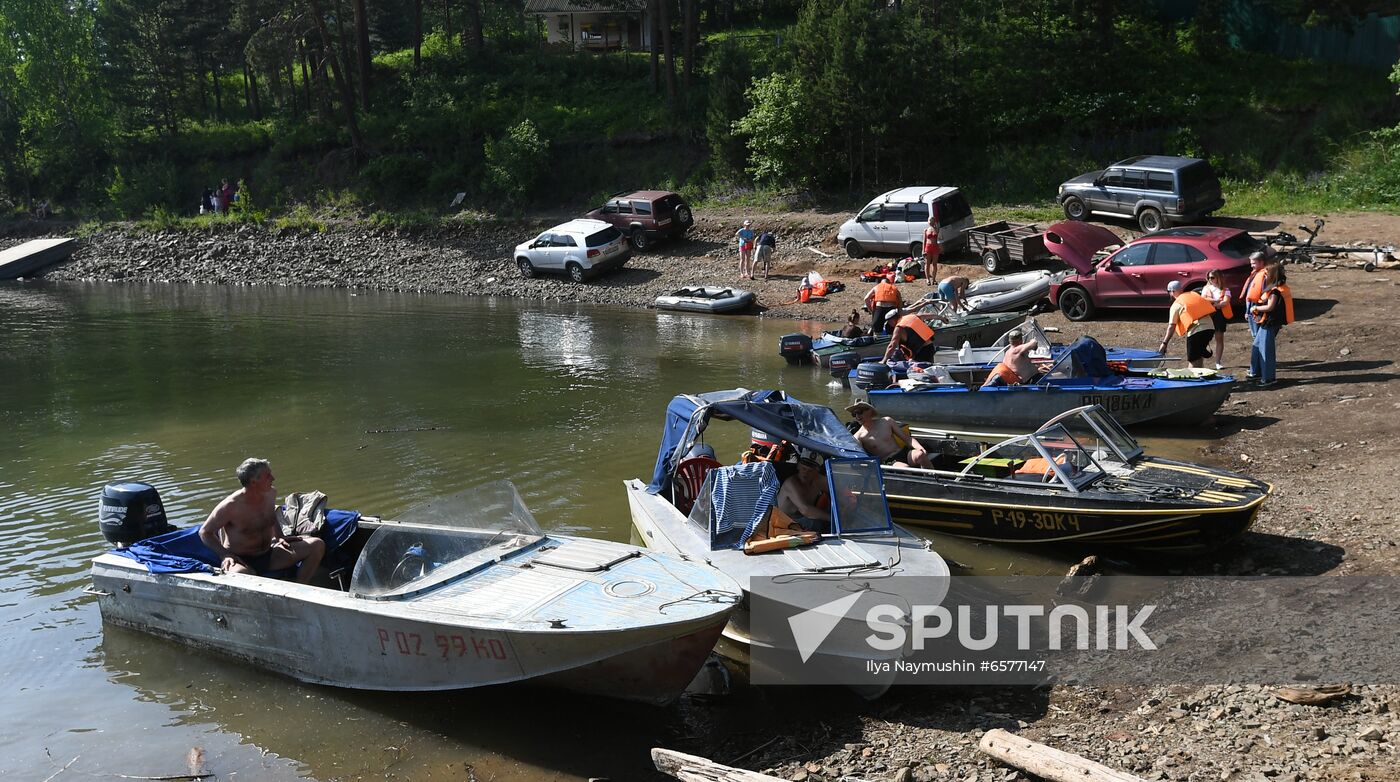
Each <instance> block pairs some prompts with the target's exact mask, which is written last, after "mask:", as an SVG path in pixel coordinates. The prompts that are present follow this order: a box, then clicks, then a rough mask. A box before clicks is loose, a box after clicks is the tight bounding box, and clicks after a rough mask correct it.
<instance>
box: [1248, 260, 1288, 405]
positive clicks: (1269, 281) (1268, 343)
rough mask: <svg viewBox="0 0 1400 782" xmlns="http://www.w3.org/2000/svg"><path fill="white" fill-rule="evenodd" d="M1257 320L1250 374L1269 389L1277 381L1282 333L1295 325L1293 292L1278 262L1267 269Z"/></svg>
mask: <svg viewBox="0 0 1400 782" xmlns="http://www.w3.org/2000/svg"><path fill="white" fill-rule="evenodd" d="M1254 319H1255V322H1256V323H1258V324H1259V328H1258V330H1257V331H1256V332H1255V333H1254V347H1253V348H1252V349H1251V350H1250V352H1249V373H1250V374H1251V375H1253V376H1254V377H1255V378H1257V379H1258V382H1259V386H1258V387H1259V388H1268V387H1269V386H1272V385H1273V384H1274V381H1275V377H1274V369H1275V367H1276V366H1277V364H1278V354H1277V352H1276V351H1277V347H1278V332H1279V330H1280V329H1282V328H1283V327H1284V326H1285V325H1287V324H1289V323H1292V322H1293V292H1292V291H1291V290H1289V288H1288V278H1287V277H1285V276H1284V274H1283V266H1282V265H1280V264H1279V263H1277V262H1275V263H1271V264H1269V265H1268V266H1266V267H1265V270H1264V295H1263V297H1262V298H1260V300H1259V303H1258V304H1256V305H1254Z"/></svg>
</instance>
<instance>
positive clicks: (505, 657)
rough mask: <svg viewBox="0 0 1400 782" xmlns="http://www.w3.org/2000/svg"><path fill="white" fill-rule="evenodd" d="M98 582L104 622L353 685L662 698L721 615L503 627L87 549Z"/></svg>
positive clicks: (673, 692)
mask: <svg viewBox="0 0 1400 782" xmlns="http://www.w3.org/2000/svg"><path fill="white" fill-rule="evenodd" d="M677 564H681V563H677ZM92 583H93V587H94V589H93V591H94V592H95V593H97V595H98V601H97V602H98V606H99V609H100V610H101V613H102V618H103V621H105V622H108V623H111V624H114V625H119V626H123V627H129V628H132V629H135V630H139V631H142V632H145V633H149V634H152V635H156V636H160V637H163V638H168V639H171V640H173V641H176V642H178V643H182V644H185V645H187V646H191V647H195V648H200V649H207V650H211V651H214V652H218V653H220V654H223V655H226V656H230V657H233V658H237V659H240V660H244V661H247V662H251V663H253V664H255V665H257V666H258V667H260V668H263V669H266V670H272V671H275V672H278V673H282V674H285V675H287V676H290V677H292V678H295V679H298V680H300V681H304V682H309V683H313V684H324V685H330V686H335V687H344V688H350V689H360V690H389V691H436V690H461V689H470V688H475V687H482V686H488V685H496V684H505V683H511V682H531V683H536V684H544V685H548V686H555V687H561V688H564V689H569V690H574V691H580V692H590V693H593V692H596V693H599V694H605V695H609V696H613V697H619V698H623V699H627V700H636V701H642V702H647V703H666V702H669V701H671V700H674V699H675V698H676V697H677V696H678V695H679V694H680V692H681V691H682V690H683V689H684V687H685V685H686V684H687V683H688V682H689V680H690V678H691V677H693V676H694V674H695V672H696V671H698V670H699V668H700V666H701V665H702V664H703V663H704V660H705V657H706V655H707V654H708V652H709V650H710V649H711V647H713V645H714V642H715V639H716V638H717V637H718V635H719V633H720V631H721V630H722V628H723V626H724V624H725V622H726V621H727V620H728V614H729V611H728V610H717V611H711V610H706V611H704V612H702V613H700V614H695V613H691V614H689V615H688V616H687V617H686V618H683V619H679V620H675V619H667V620H666V621H664V622H656V623H647V622H638V623H634V624H632V625H631V626H625V627H619V628H617V629H600V628H598V627H596V626H590V627H580V628H577V629H575V628H570V627H568V626H567V623H566V626H564V627H558V628H555V627H551V626H549V625H548V624H544V623H536V624H535V625H533V626H525V627H522V626H511V625H510V624H509V623H505V622H489V621H488V622H482V621H479V620H476V619H473V618H470V617H462V616H456V615H454V613H455V612H454V611H453V609H452V606H451V605H450V604H446V603H438V604H436V605H432V606H422V607H418V606H414V607H408V606H405V605H402V604H398V605H396V604H394V603H392V602H387V601H383V602H380V601H366V600H364V599H362V598H356V597H352V596H351V595H349V594H347V593H345V592H340V591H338V590H335V589H326V588H323V587H317V586H309V585H303V584H296V583H291V582H285V581H279V580H276V579H269V578H262V577H258V576H252V575H245V574H236V573H225V574H220V575H214V574H209V573H151V572H149V571H148V570H147V569H146V567H145V566H144V565H141V564H139V563H137V562H134V561H132V560H130V559H127V558H124V557H120V556H117V555H115V554H104V555H102V556H99V557H97V558H95V559H94V560H93V565H92ZM731 583H732V582H731ZM715 607H716V608H718V606H715Z"/></svg>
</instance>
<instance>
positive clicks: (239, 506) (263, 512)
mask: <svg viewBox="0 0 1400 782" xmlns="http://www.w3.org/2000/svg"><path fill="white" fill-rule="evenodd" d="M237 474H238V482H239V483H241V484H243V488H241V489H239V490H238V491H235V492H234V493H233V494H230V495H229V496H227V497H225V498H224V500H223V502H220V503H219V505H218V507H216V508H214V512H213V513H210V514H209V518H207V519H205V520H204V523H203V524H202V525H200V527H199V539H200V540H202V541H204V545H206V546H208V547H209V550H210V551H213V552H214V553H215V554H216V555H217V556H219V557H222V558H223V569H224V572H226V573H251V574H253V575H262V574H263V573H267V572H269V571H273V570H283V569H285V568H289V567H292V566H293V565H295V564H296V563H298V562H301V563H303V564H302V566H301V567H300V568H298V569H297V581H299V582H301V583H303V584H305V583H307V582H309V581H311V577H312V576H313V575H315V574H316V568H317V567H318V566H320V564H321V557H322V556H324V555H325V553H326V543H325V541H323V540H321V539H320V538H318V537H315V536H311V535H297V536H295V537H287V536H286V535H284V534H283V533H282V525H281V523H279V522H278V520H277V492H276V490H275V489H273V486H272V482H273V481H274V480H276V479H275V478H274V477H273V475H272V465H271V464H269V463H268V461H267V460H266V459H245V460H243V463H242V464H240V465H238V471H237Z"/></svg>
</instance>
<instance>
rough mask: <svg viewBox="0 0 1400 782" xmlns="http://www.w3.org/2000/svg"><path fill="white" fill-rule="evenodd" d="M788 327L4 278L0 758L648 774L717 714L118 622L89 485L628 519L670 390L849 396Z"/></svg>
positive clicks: (1007, 561) (199, 508)
mask: <svg viewBox="0 0 1400 782" xmlns="http://www.w3.org/2000/svg"><path fill="white" fill-rule="evenodd" d="M799 329H800V330H807V331H809V332H814V331H816V330H817V329H818V326H817V325H816V324H798V323H794V322H792V321H783V320H777V321H767V320H764V319H761V318H746V317H708V316H697V315H687V314H670V313H661V312H653V311H635V310H620V309H601V308H587V307H580V306H575V305H560V306H550V305H548V304H539V303H528V304H527V303H520V302H516V301H513V300H497V299H479V298H458V297H445V296H426V295H424V296H420V295H411V294H386V293H353V292H350V291H345V290H308V289H290V288H268V287H223V286H175V285H121V286H117V285H105V284H71V285H59V284H42V283H39V284H36V283H26V284H22V285H13V284H6V285H4V286H0V433H3V437H2V438H0V536H3V539H4V540H5V541H6V543H7V545H6V546H5V547H4V548H3V549H0V644H3V648H4V649H5V650H6V652H7V654H5V655H4V658H3V660H2V661H0V671H3V676H2V677H0V681H3V684H0V688H2V690H0V691H2V692H3V698H4V713H3V716H0V777H4V776H10V777H12V778H16V779H45V778H47V777H49V776H50V775H51V774H55V773H56V772H59V771H60V770H62V769H63V768H64V767H65V766H67V767H68V771H67V772H65V773H71V774H74V775H76V776H81V774H83V773H88V774H113V773H119V774H127V775H137V776H161V775H171V774H184V773H189V772H190V770H191V769H192V768H205V769H208V770H211V771H215V772H217V773H218V775H219V778H221V779H229V778H234V779H238V778H243V779H259V780H261V779H273V780H280V779H331V778H340V779H353V778H359V777H374V778H377V779H384V778H393V779H423V778H430V777H437V778H447V779H471V778H476V779H481V780H486V779H496V780H553V779H560V780H573V779H587V778H588V777H609V778H611V779H614V780H620V779H634V778H638V777H639V776H642V775H643V774H644V773H645V771H644V770H645V769H646V768H647V767H648V761H647V754H646V750H647V748H648V747H650V746H655V745H665V744H667V743H668V739H670V740H672V741H670V742H669V743H674V739H676V738H677V737H680V736H684V735H693V734H694V733H696V732H697V731H702V732H703V731H706V730H710V729H713V728H714V725H713V722H714V721H715V720H718V719H722V718H720V717H716V716H714V715H713V714H711V713H710V712H709V711H708V710H707V709H708V708H709V707H698V706H696V705H695V704H691V703H685V704H684V705H681V706H677V707H673V708H672V709H669V710H655V709H646V708H640V707H638V708H633V707H629V706H625V705H619V704H616V703H612V702H609V701H599V700H591V699H583V698H577V697H570V696H564V695H553V694H550V693H547V692H543V691H535V690H526V689H519V688H500V689H497V690H494V691H484V692H467V693H453V694H441V695H422V694H382V693H381V694H366V693H355V692H346V691H341V690H335V689H331V688H326V687H316V686H310V685H303V684H300V683H297V682H294V681H292V680H289V679H286V678H284V677H281V676H277V675H272V674H267V673H263V672H261V671H258V670H256V669H254V668H252V667H250V666H247V665H243V664H240V663H235V662H231V661H227V660H224V659H222V658H220V657H218V656H217V655H213V654H210V653H205V652H195V651H190V650H186V649H184V648H183V647H180V646H178V645H175V644H172V643H169V642H165V641H161V640H157V639H154V638H150V637H147V636H145V635H142V634H137V633H132V632H129V631H124V630H119V629H115V628H104V627H103V625H102V622H101V619H100V616H99V614H98V610H97V606H96V604H95V603H94V602H93V599H92V598H91V597H89V596H87V595H85V594H84V593H83V587H84V586H85V585H86V582H87V578H88V560H89V559H90V558H91V557H92V556H93V555H95V554H97V553H100V552H101V551H102V550H103V549H104V547H105V543H104V541H103V540H102V538H101V535H100V534H99V533H98V529H97V522H96V509H97V498H98V495H99V493H100V491H101V488H102V486H103V485H104V484H106V483H110V482H113V481H120V480H140V481H144V482H148V483H151V484H153V485H155V486H156V487H157V488H158V489H159V490H160V492H161V496H162V499H163V500H164V502H165V506H166V510H167V513H168V514H169V516H170V519H171V521H172V522H173V523H175V524H177V525H180V526H184V525H188V524H196V523H198V522H200V521H202V520H203V518H204V516H205V515H206V514H207V513H208V512H209V510H210V509H211V508H212V507H213V506H214V504H215V503H217V502H218V500H219V499H220V498H222V497H223V496H224V495H226V494H227V493H228V492H230V491H232V490H233V489H235V488H237V482H236V479H235V478H234V476H233V469H234V467H235V466H236V465H237V464H238V463H239V462H240V461H241V460H242V459H243V458H244V457H246V456H264V457H266V458H269V459H271V461H272V465H273V469H274V471H275V473H276V476H277V487H278V492H279V494H280V495H285V494H286V493H288V492H292V491H308V490H321V491H324V492H326V493H327V494H328V495H329V496H330V500H331V503H330V504H331V506H332V507H343V508H354V509H357V510H361V511H364V512H367V513H374V514H381V515H392V514H394V513H396V512H398V511H402V510H403V509H405V508H408V507H410V506H412V505H414V504H416V503H418V502H421V501H423V500H426V499H429V498H432V497H436V496H440V495H444V494H449V493H452V492H455V491H457V490H459V489H462V488H465V487H469V486H473V485H477V484H480V483H483V482H486V481H489V480H494V479H497V478H509V479H511V480H513V481H514V482H515V484H516V486H517V487H518V488H519V490H520V494H521V496H522V497H523V498H524V499H525V502H526V503H527V504H528V505H529V506H530V508H531V509H532V510H533V511H534V512H535V514H536V515H537V516H538V518H539V520H540V522H541V523H542V524H543V526H544V527H545V528H547V529H551V530H555V531H559V532H570V533H580V534H586V535H592V536H596V537H601V538H608V539H613V540H627V539H628V534H629V525H628V516H627V502H626V498H625V496H624V493H623V491H622V487H621V482H622V481H623V480H624V479H626V478H632V477H639V476H640V477H646V476H649V475H650V470H651V466H652V463H653V460H654V458H655V454H656V446H657V438H658V435H659V428H660V425H661V416H662V413H663V411H664V408H665V405H666V402H667V401H668V400H669V399H670V398H671V397H672V396H674V395H675V394H678V393H686V392H697V391H708V390H716V389H721V388H733V387H736V386H745V387H749V388H769V387H780V388H784V389H786V390H788V391H789V392H791V393H793V394H794V395H796V396H798V397H800V398H803V399H805V400H807V401H814V402H820V403H825V404H831V405H832V406H833V407H837V408H838V409H839V407H841V406H843V405H844V404H846V403H847V402H846V400H847V397H848V392H847V391H845V390H844V389H841V388H840V387H838V386H835V385H832V384H831V383H830V382H829V378H828V377H827V376H826V375H825V374H824V373H821V372H819V371H817V370H815V369H813V368H810V367H788V366H786V365H785V364H784V363H783V362H782V361H781V359H779V358H778V357H777V355H776V351H777V342H778V337H779V336H780V335H782V334H784V333H787V332H790V331H794V330H799ZM838 403H839V404H838ZM730 428H733V427H730ZM744 444H745V443H744V442H743V440H742V439H739V440H735V441H734V442H733V443H732V448H733V450H734V456H736V457H737V454H738V449H739V448H741V447H742V446H743V445H744ZM726 445H727V443H724V442H721V454H720V455H721V457H722V458H723V457H724V456H725V454H724V453H723V448H724V447H725V446H726ZM1181 450H1194V448H1193V447H1189V446H1186V447H1183V448H1182V449H1181ZM936 546H937V548H938V549H939V550H940V552H942V553H944V554H945V556H948V557H949V558H950V559H953V560H955V561H957V562H959V563H962V564H966V565H969V566H970V567H972V568H973V569H974V570H976V571H979V572H995V573H1013V572H1014V573H1028V574H1041V573H1058V572H1063V570H1064V562H1063V561H1062V559H1058V558H1056V557H1055V556H1053V555H1051V556H1032V555H1028V554H1026V553H1025V552H1008V551H1006V550H1002V549H997V548H996V547H991V546H975V545H969V544H967V543H964V542H960V541H954V540H948V539H936ZM192 753H193V754H194V755H195V756H196V757H193V758H191V754H192ZM201 764H202V765H201ZM235 774H236V775H237V776H235ZM63 777H64V774H60V775H59V776H58V777H56V778H57V779H62V778H63Z"/></svg>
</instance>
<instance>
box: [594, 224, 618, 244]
mask: <svg viewBox="0 0 1400 782" xmlns="http://www.w3.org/2000/svg"><path fill="white" fill-rule="evenodd" d="M621 237H622V232H621V231H619V230H617V229H616V228H614V227H612V226H611V225H610V226H608V227H607V228H604V229H603V230H601V231H599V232H597V233H593V234H589V235H588V238H587V239H586V240H585V241H587V242H588V246H589V247H602V246H603V245H605V244H611V243H612V242H614V241H617V240H618V239H619V238H621Z"/></svg>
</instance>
